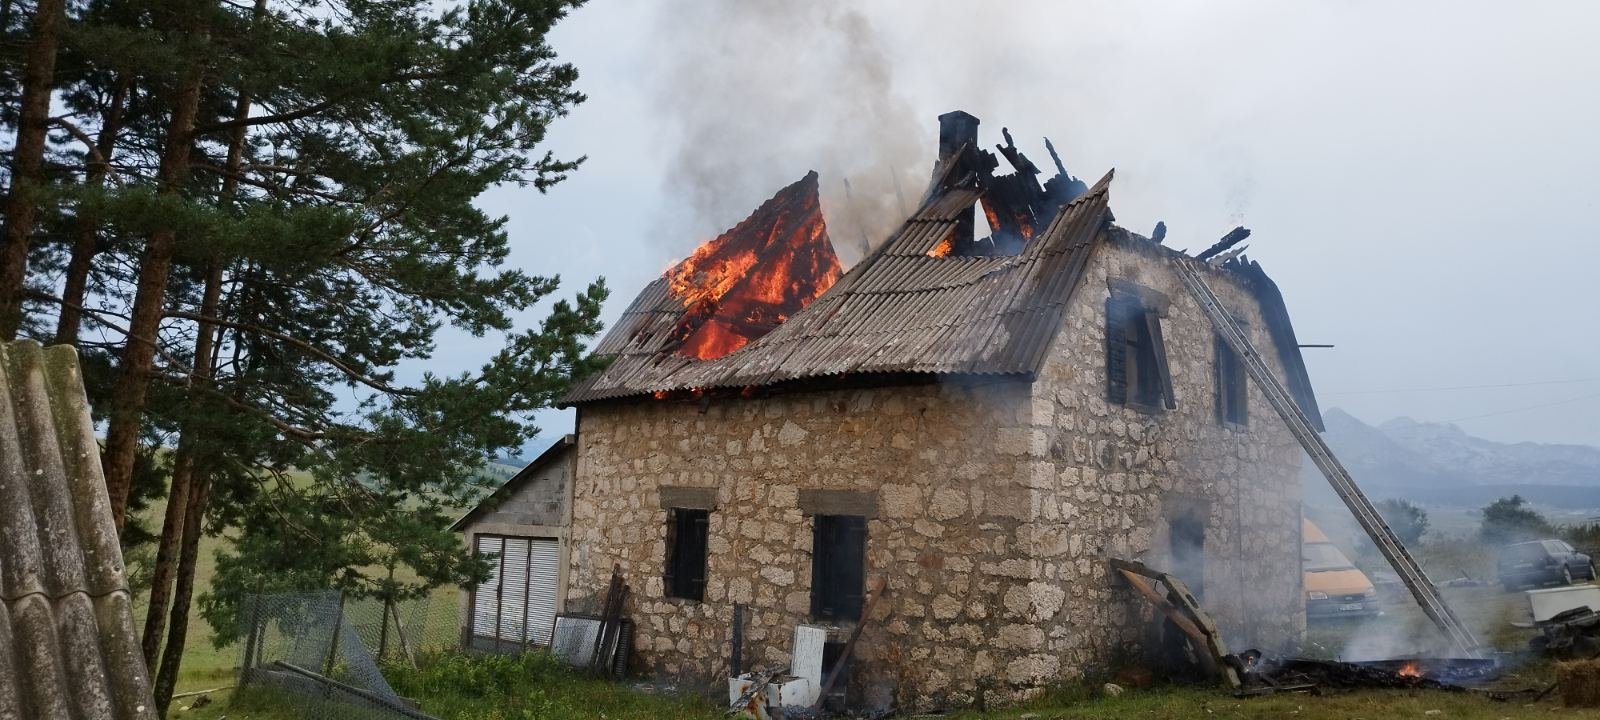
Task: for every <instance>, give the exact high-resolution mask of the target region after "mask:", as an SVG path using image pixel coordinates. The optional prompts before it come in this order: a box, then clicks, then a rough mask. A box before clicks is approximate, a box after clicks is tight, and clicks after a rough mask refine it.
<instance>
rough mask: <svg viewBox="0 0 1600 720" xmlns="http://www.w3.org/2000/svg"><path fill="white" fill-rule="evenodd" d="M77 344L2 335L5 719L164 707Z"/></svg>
mask: <svg viewBox="0 0 1600 720" xmlns="http://www.w3.org/2000/svg"><path fill="white" fill-rule="evenodd" d="M155 717H156V714H155V704H154V703H153V702H152V701H151V696H150V679H149V674H148V673H147V671H146V669H145V665H144V657H143V655H142V654H141V653H140V649H139V638H138V636H137V635H136V634H135V633H134V630H133V612H132V609H131V606H130V598H129V593H128V581H127V576H126V574H125V572H124V569H123V565H122V551H121V549H120V548H119V547H118V545H117V532H116V528H115V526H114V525H113V524H112V522H111V507H110V503H109V501H108V500H107V497H106V488H105V478H104V476H103V475H102V474H101V470H100V450H99V446H97V445H96V444H95V437H94V423H93V421H92V420H91V419H90V416H89V403H88V400H87V399H86V398H85V396H84V392H83V379H82V376H81V375H80V373H79V370H78V356H77V353H76V352H75V351H74V350H73V349H72V348H71V347H67V346H60V347H52V348H49V349H44V348H41V347H40V346H39V345H38V344H36V343H33V342H27V341H22V342H15V343H11V344H9V345H0V718H29V719H30V720H31V719H34V718H38V719H40V720H101V719H102V718H104V719H106V720H124V719H128V718H136V719H139V720H143V719H145V718H155Z"/></svg>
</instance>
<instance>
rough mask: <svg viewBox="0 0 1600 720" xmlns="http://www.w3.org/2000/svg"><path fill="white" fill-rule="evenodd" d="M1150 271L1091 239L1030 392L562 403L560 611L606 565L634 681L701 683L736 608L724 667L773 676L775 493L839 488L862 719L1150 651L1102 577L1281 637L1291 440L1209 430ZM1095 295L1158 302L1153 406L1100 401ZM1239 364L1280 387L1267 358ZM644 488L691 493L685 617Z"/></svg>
mask: <svg viewBox="0 0 1600 720" xmlns="http://www.w3.org/2000/svg"><path fill="white" fill-rule="evenodd" d="M1166 252H1170V251H1167V250H1164V249H1160V248H1156V247H1154V246H1151V245H1149V244H1148V243H1146V242H1144V241H1142V240H1138V239H1131V238H1129V237H1128V236H1126V235H1118V234H1116V233H1113V234H1112V238H1111V240H1110V241H1108V242H1106V243H1104V244H1102V246H1101V247H1100V248H1099V249H1098V250H1097V251H1096V253H1095V256H1094V258H1093V259H1092V261H1091V263H1090V267H1089V268H1088V271H1087V275H1086V276H1085V278H1084V280H1083V284H1082V285H1081V286H1080V287H1079V288H1078V289H1077V291H1076V292H1075V293H1074V294H1073V298H1072V304H1071V307H1070V308H1069V310H1068V313H1067V315H1066V319H1065V321H1064V322H1065V326H1064V327H1063V328H1062V329H1061V332H1060V333H1059V334H1058V335H1057V337H1056V340H1055V342H1054V345H1053V346H1052V348H1051V350H1050V355H1049V358H1048V360H1047V361H1046V363H1045V365H1044V368H1043V369H1042V371H1041V372H1040V373H1039V374H1038V376H1037V377H1036V378H1033V379H1032V380H1031V381H1030V380H1028V379H1025V378H988V379H972V378H968V379H959V380H956V379H944V380H943V381H941V382H938V383H929V384H909V385H898V386H885V387H873V388H867V389H850V390H817V391H809V392H796V393H787V394H772V395H768V396H764V397H755V398H748V399H722V400H715V401H712V402H710V403H709V404H707V405H705V406H701V405H699V404H694V403H679V402H662V401H655V400H648V399H645V400H637V401H633V402H617V403H606V404H596V405H590V406H586V407H584V408H582V410H581V417H580V420H579V423H580V429H581V432H580V433H579V437H578V461H577V470H576V472H575V481H574V488H573V496H572V497H573V500H572V503H573V504H572V529H571V533H572V548H573V552H572V553H571V554H570V563H571V566H570V583H569V585H568V602H567V607H568V608H569V609H571V610H576V611H582V610H586V609H587V610H593V609H596V608H597V607H598V605H599V596H600V595H601V594H602V593H603V592H604V590H605V586H606V582H607V580H608V578H609V576H610V571H611V568H612V566H613V564H618V565H620V566H621V567H622V569H623V573H624V575H625V577H626V578H627V581H628V583H629V584H630V586H631V588H632V595H631V597H630V601H629V603H628V606H627V607H626V608H625V614H626V615H627V616H628V617H631V618H632V619H633V620H634V622H635V623H636V637H635V642H634V647H635V657H634V662H635V665H636V669H638V670H641V671H645V672H648V673H651V674H654V675H656V676H659V677H662V678H663V679H667V680H671V681H675V682H678V683H680V687H685V688H699V687H714V686H715V685H716V684H718V683H720V682H721V678H722V677H725V673H726V672H727V662H728V655H729V642H730V638H729V633H730V629H731V619H732V615H733V604H734V603H745V604H747V605H748V606H749V611H748V612H747V625H746V628H747V641H746V647H745V658H746V665H747V666H759V667H771V668H783V667H786V666H787V664H788V661H789V654H788V653H789V648H790V643H791V641H792V638H793V634H794V627H795V625H796V624H800V623H805V622H808V621H809V620H810V617H809V612H810V579H811V557H812V548H811V545H812V518H811V517H809V516H808V515H806V514H805V513H804V512H803V511H802V509H801V506H800V503H799V501H798V498H799V494H800V492H801V491H802V490H843V491H854V492H859V493H872V494H875V496H876V504H875V515H874V516H873V517H872V518H870V519H869V522H868V525H867V585H868V587H872V586H873V585H874V584H875V583H876V582H877V581H878V580H879V579H882V580H883V581H884V582H886V583H887V587H888V594H887V595H886V597H885V598H884V599H883V600H882V601H881V602H879V603H878V604H877V605H876V606H875V607H874V609H873V612H872V613H871V615H870V617H868V618H867V619H866V621H865V622H866V623H867V625H866V627H865V629H864V631H863V634H862V637H861V640H860V642H859V643H858V645H857V648H856V665H855V666H854V667H855V669H854V671H853V674H852V681H851V688H850V690H851V693H852V697H853V698H854V699H855V700H856V701H857V702H859V703H861V704H862V705H865V706H869V707H890V706H893V707H897V708H901V709H923V708H933V707H950V706H963V705H970V704H973V703H975V702H978V701H979V700H980V698H981V699H982V701H983V702H986V703H991V704H993V703H1005V702H1013V701H1019V700H1022V699H1026V698H1028V697H1031V696H1033V695H1035V694H1037V693H1039V692H1041V691H1043V690H1044V689H1046V688H1048V687H1050V686H1052V685H1058V684H1061V683H1064V682H1070V681H1074V680H1077V679H1081V678H1085V677H1093V676H1096V675H1099V674H1105V673H1108V672H1110V671H1111V670H1113V669H1114V668H1115V667H1116V666H1117V665H1118V664H1120V663H1126V662H1130V661H1137V660H1138V659H1139V658H1141V656H1142V655H1143V654H1146V653H1150V652H1153V650H1154V648H1155V645H1156V643H1157V638H1158V637H1159V623H1158V622H1157V619H1156V615H1155V613H1154V612H1153V610H1152V609H1151V608H1150V607H1149V606H1148V605H1146V604H1145V603H1144V601H1143V600H1142V599H1140V598H1139V597H1137V596H1136V595H1135V594H1134V593H1133V592H1132V591H1131V590H1129V589H1128V588H1127V587H1126V585H1125V584H1124V583H1123V582H1122V581H1121V580H1120V579H1119V578H1117V577H1115V576H1114V574H1113V573H1112V571H1110V569H1109V568H1108V566H1107V563H1106V559H1107V558H1109V557H1123V558H1130V559H1138V560H1143V561H1145V562H1146V563H1148V564H1150V565H1151V566H1153V567H1156V568H1160V569H1167V570H1170V571H1173V572H1175V573H1177V574H1179V575H1180V576H1186V575H1188V576H1194V575H1196V574H1197V571H1198V574H1200V575H1203V577H1204V583H1205V593H1204V601H1205V605H1206V607H1207V609H1208V610H1209V611H1210V612H1211V613H1212V614H1213V616H1214V618H1215V619H1216V620H1217V623H1218V625H1219V626H1220V627H1221V628H1222V630H1223V632H1224V634H1225V636H1226V640H1227V642H1228V643H1229V644H1230V646H1232V647H1235V648H1241V649H1242V648H1247V647H1259V648H1263V649H1269V650H1271V649H1278V648H1279V647H1281V646H1283V645H1284V644H1286V643H1289V642H1292V641H1294V640H1296V639H1297V638H1298V637H1299V635H1300V634H1301V633H1302V631H1303V629H1304V623H1305V619H1304V612H1303V606H1302V602H1301V598H1300V592H1301V590H1300V577H1299V572H1300V556H1299V527H1300V525H1299V523H1300V510H1299V502H1300V485H1299V482H1300V481H1299V466H1300V458H1301V452H1300V449H1299V446H1298V445H1297V444H1296V443H1295V441H1294V439H1293V438H1292V436H1291V435H1289V433H1288V432H1287V431H1286V430H1285V429H1284V428H1283V426H1282V424H1281V422H1280V421H1279V420H1278V418H1277V416H1276V415H1275V414H1274V413H1273V411H1272V409H1271V408H1270V407H1269V406H1267V404H1266V403H1265V400H1264V399H1263V398H1262V397H1261V395H1260V393H1259V392H1258V391H1256V390H1255V388H1253V387H1252V388H1251V389H1250V392H1249V421H1248V424H1247V425H1246V426H1244V427H1224V426H1222V425H1221V424H1219V423H1218V422H1217V420H1216V416H1215V411H1214V405H1213V403H1214V393H1215V387H1214V385H1215V380H1214V375H1213V372H1214V371H1213V365H1212V363H1213V361H1214V358H1213V355H1214V345H1213V331H1212V329H1211V326H1210V324H1209V322H1208V321H1207V320H1206V318H1205V317H1204V315H1202V314H1201V313H1200V310H1199V308H1198V307H1197V306H1196V305H1195V303H1194V301H1193V300H1192V299H1191V298H1189V297H1188V295H1187V294H1186V293H1185V292H1184V291H1183V288H1182V286H1181V285H1180V284H1179V282H1178V279H1177V277H1176V276H1175V275H1174V274H1172V271H1171V270H1170V268H1168V267H1166V266H1165V265H1164V263H1163V261H1162V260H1161V259H1160V254H1161V253H1166ZM1210 275H1211V277H1210V278H1209V279H1210V281H1211V283H1212V285H1213V287H1214V288H1215V289H1216V290H1217V292H1218V294H1219V295H1220V297H1221V298H1222V299H1223V301H1224V302H1225V303H1226V304H1228V305H1229V307H1230V309H1231V310H1232V311H1233V312H1234V313H1235V314H1236V315H1238V316H1239V318H1240V319H1242V320H1243V321H1245V322H1246V323H1247V324H1248V327H1249V329H1250V330H1251V333H1252V337H1253V341H1254V342H1255V343H1256V344H1257V346H1258V347H1261V348H1269V347H1271V345H1270V340H1269V338H1268V337H1267V336H1266V331H1265V329H1264V328H1265V323H1264V322H1262V320H1261V314H1260V311H1259V308H1258V307H1257V305H1256V303H1255V301H1254V300H1253V299H1252V298H1251V296H1250V295H1249V294H1248V293H1247V292H1245V291H1244V289H1243V288H1242V287H1241V286H1239V285H1238V284H1237V283H1236V282H1235V281H1234V280H1233V279H1232V278H1231V276H1229V275H1228V274H1227V273H1225V272H1222V271H1215V272H1212V273H1210ZM1113 279H1121V280H1124V281H1129V282H1133V283H1136V284H1138V285H1140V286H1143V287H1145V288H1149V289H1150V290H1153V291H1156V292H1160V293H1164V294H1165V295H1166V296H1167V297H1168V298H1169V299H1170V301H1171V305H1170V308H1169V310H1168V316H1167V317H1166V318H1164V319H1163V320H1162V327H1163V334H1164V335H1165V339H1166V346H1167V356H1168V361H1169V364H1170V367H1171V375H1172V379H1173V385H1174V395H1175V396H1176V400H1177V409H1175V410H1162V411H1148V410H1140V409H1136V408H1133V407H1126V406H1122V405H1114V404H1111V403H1109V402H1108V401H1107V400H1106V390H1105V387H1106V381H1105V300H1106V298H1107V297H1108V294H1109V287H1110V285H1111V281H1112V280H1113ZM1263 355H1264V356H1266V357H1268V362H1269V364H1271V365H1272V366H1273V369H1274V371H1275V372H1277V373H1279V375H1280V377H1281V373H1282V368H1281V367H1278V362H1277V360H1276V354H1275V353H1270V352H1264V353H1263ZM662 487H702V488H713V489H714V490H715V493H716V498H717V504H716V508H715V509H714V510H713V511H712V512H711V514H710V529H709V541H708V546H709V552H708V569H707V570H708V572H707V585H706V591H705V598H704V601H703V602H693V601H686V600H679V599H670V598H666V597H664V588H663V577H662V575H663V568H664V565H665V558H666V511H665V510H663V509H662V507H661V505H660V503H659V500H658V498H659V491H660V488H662ZM1179 518H1189V519H1191V520H1196V521H1199V522H1200V523H1202V524H1203V528H1204V552H1203V561H1199V562H1200V564H1201V565H1202V567H1200V568H1192V567H1190V568H1179V567H1174V566H1173V563H1174V562H1175V561H1176V558H1175V557H1174V554H1173V553H1172V550H1171V545H1170V537H1169V535H1170V533H1169V526H1170V523H1171V522H1172V521H1174V520H1176V519H1179Z"/></svg>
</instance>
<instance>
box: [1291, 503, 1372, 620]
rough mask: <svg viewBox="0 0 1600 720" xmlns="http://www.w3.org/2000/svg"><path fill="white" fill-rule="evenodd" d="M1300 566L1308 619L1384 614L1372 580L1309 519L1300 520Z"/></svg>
mask: <svg viewBox="0 0 1600 720" xmlns="http://www.w3.org/2000/svg"><path fill="white" fill-rule="evenodd" d="M1300 565H1301V572H1302V582H1303V583H1304V585H1305V593H1306V617H1307V618H1308V619H1313V620H1316V619H1333V618H1356V617H1371V616H1374V615H1382V614H1383V603H1382V602H1381V601H1379V600H1378V591H1377V589H1376V588H1374V587H1373V585H1372V580H1370V579H1368V578H1367V575H1366V573H1363V572H1361V571H1360V570H1358V569H1356V566H1355V564H1354V563H1351V562H1350V558H1348V557H1345V554H1344V553H1343V552H1340V550H1339V548H1337V547H1335V546H1334V544H1333V543H1331V542H1329V541H1328V536H1327V535H1324V534H1323V533H1322V529H1321V528H1318V527H1317V526H1316V525H1315V524H1313V523H1312V522H1311V521H1310V520H1302V521H1301V525H1300Z"/></svg>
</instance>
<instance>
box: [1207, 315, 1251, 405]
mask: <svg viewBox="0 0 1600 720" xmlns="http://www.w3.org/2000/svg"><path fill="white" fill-rule="evenodd" d="M1215 344H1216V348H1217V350H1216V355H1217V361H1216V370H1217V378H1216V381H1217V420H1218V421H1219V422H1221V423H1223V424H1225V425H1227V424H1231V425H1246V424H1248V423H1249V421H1250V410H1249V406H1250V399H1249V388H1248V385H1247V384H1246V383H1245V379H1244V363H1243V362H1241V361H1240V360H1239V354H1238V353H1236V352H1234V351H1233V348H1231V347H1228V343H1227V342H1225V341H1224V340H1223V339H1222V337H1221V336H1218V337H1217V338H1216V343H1215Z"/></svg>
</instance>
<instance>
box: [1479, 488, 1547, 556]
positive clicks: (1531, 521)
mask: <svg viewBox="0 0 1600 720" xmlns="http://www.w3.org/2000/svg"><path fill="white" fill-rule="evenodd" d="M1527 504H1528V501H1526V500H1524V499H1522V496H1521V495H1512V496H1511V497H1508V498H1500V499H1499V500H1496V501H1494V502H1492V503H1489V505H1488V506H1486V507H1484V508H1483V526H1482V527H1481V528H1479V530H1478V535H1479V537H1481V538H1483V541H1484V542H1486V543H1490V544H1494V545H1504V544H1506V543H1514V542H1522V541H1524V540H1537V539H1540V538H1547V537H1550V536H1552V535H1553V534H1554V533H1555V529H1554V528H1552V527H1551V526H1550V521H1549V520H1546V519H1545V518H1544V516H1543V515H1540V514H1539V513H1537V512H1534V511H1533V510H1532V509H1531V508H1529V507H1527Z"/></svg>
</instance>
